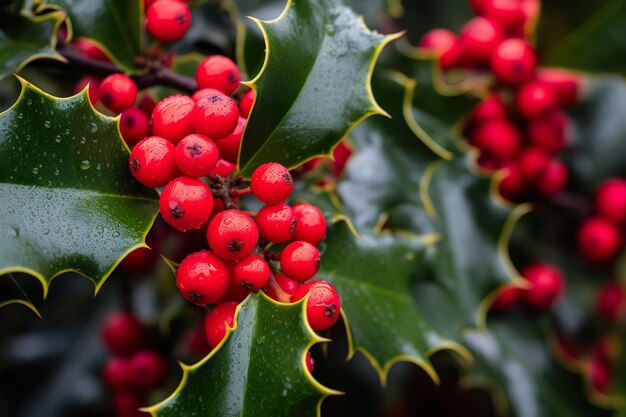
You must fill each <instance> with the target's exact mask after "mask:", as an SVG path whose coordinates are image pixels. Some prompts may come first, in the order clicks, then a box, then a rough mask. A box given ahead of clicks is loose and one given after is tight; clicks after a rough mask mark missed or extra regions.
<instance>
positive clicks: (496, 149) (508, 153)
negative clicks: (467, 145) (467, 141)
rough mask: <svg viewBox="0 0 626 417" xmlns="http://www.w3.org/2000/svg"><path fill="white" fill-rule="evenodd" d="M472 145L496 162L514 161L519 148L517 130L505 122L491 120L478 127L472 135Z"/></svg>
mask: <svg viewBox="0 0 626 417" xmlns="http://www.w3.org/2000/svg"><path fill="white" fill-rule="evenodd" d="M472 138H473V143H474V145H475V146H476V147H477V148H478V149H480V150H481V151H482V153H483V154H484V155H486V156H487V157H489V158H491V159H495V160H496V161H510V160H512V159H514V158H515V157H516V156H517V154H518V152H519V150H520V147H521V142H522V140H521V138H520V134H519V132H518V130H517V128H516V127H515V126H514V125H513V124H511V123H510V122H507V121H506V120H491V121H488V122H485V123H483V124H482V125H481V126H479V127H478V128H477V129H476V130H475V131H474V132H473V135H472Z"/></svg>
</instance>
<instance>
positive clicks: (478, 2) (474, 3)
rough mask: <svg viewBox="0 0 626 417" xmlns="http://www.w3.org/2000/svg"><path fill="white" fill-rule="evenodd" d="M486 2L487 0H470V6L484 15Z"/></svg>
mask: <svg viewBox="0 0 626 417" xmlns="http://www.w3.org/2000/svg"><path fill="white" fill-rule="evenodd" d="M486 2H487V0H469V4H470V7H471V8H472V10H474V13H476V14H477V15H478V16H483V15H484V14H485V6H486V5H485V3H486Z"/></svg>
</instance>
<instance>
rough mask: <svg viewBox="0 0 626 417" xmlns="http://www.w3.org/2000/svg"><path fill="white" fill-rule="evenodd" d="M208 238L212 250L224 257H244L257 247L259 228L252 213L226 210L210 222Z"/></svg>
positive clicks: (234, 258) (232, 258)
mask: <svg viewBox="0 0 626 417" xmlns="http://www.w3.org/2000/svg"><path fill="white" fill-rule="evenodd" d="M207 240H208V242H209V246H210V247H211V250H212V251H213V252H215V253H216V254H217V255H219V256H220V257H222V258H224V259H229V260H236V259H243V258H245V257H246V256H248V255H250V254H251V253H252V251H253V250H254V249H255V248H256V245H257V242H258V240H259V230H258V228H257V226H256V223H255V222H254V220H252V217H250V215H248V214H246V213H244V212H242V211H239V210H226V211H222V212H221V213H217V215H216V216H215V217H214V218H213V219H212V220H211V221H210V222H209V228H208V229H207Z"/></svg>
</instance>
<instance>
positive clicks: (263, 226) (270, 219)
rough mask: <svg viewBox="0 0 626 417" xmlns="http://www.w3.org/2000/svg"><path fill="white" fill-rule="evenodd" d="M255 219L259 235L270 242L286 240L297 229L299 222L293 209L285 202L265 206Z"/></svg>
mask: <svg viewBox="0 0 626 417" xmlns="http://www.w3.org/2000/svg"><path fill="white" fill-rule="evenodd" d="M255 220H256V225H257V227H258V228H259V235H261V237H262V238H263V239H265V240H267V241H268V242H272V243H283V242H286V241H288V240H289V239H291V238H292V237H293V235H294V232H295V231H296V226H297V223H296V217H295V215H294V212H293V209H292V208H291V207H290V206H288V205H287V204H285V203H278V204H273V205H271V206H263V207H262V208H261V210H259V212H258V214H257V216H256V219H255Z"/></svg>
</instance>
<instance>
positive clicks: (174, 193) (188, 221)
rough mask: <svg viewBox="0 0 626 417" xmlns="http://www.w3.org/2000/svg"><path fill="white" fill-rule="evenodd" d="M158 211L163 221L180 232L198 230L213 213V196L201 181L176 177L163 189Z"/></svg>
mask: <svg viewBox="0 0 626 417" xmlns="http://www.w3.org/2000/svg"><path fill="white" fill-rule="evenodd" d="M159 210H160V213H161V216H162V217H163V219H164V220H165V221H166V222H167V223H168V224H169V225H170V226H173V227H175V228H176V229H178V230H180V231H181V232H184V231H186V230H189V229H199V228H200V226H202V224H203V223H204V222H206V221H207V220H208V219H209V216H210V215H211V212H212V211H213V196H212V195H211V190H210V189H209V187H208V186H207V185H206V184H205V183H203V182H202V181H200V180H198V179H195V178H191V177H178V178H175V179H173V180H172V181H170V182H169V183H168V184H167V185H166V186H165V188H164V189H163V192H162V193H161V197H160V198H159Z"/></svg>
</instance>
